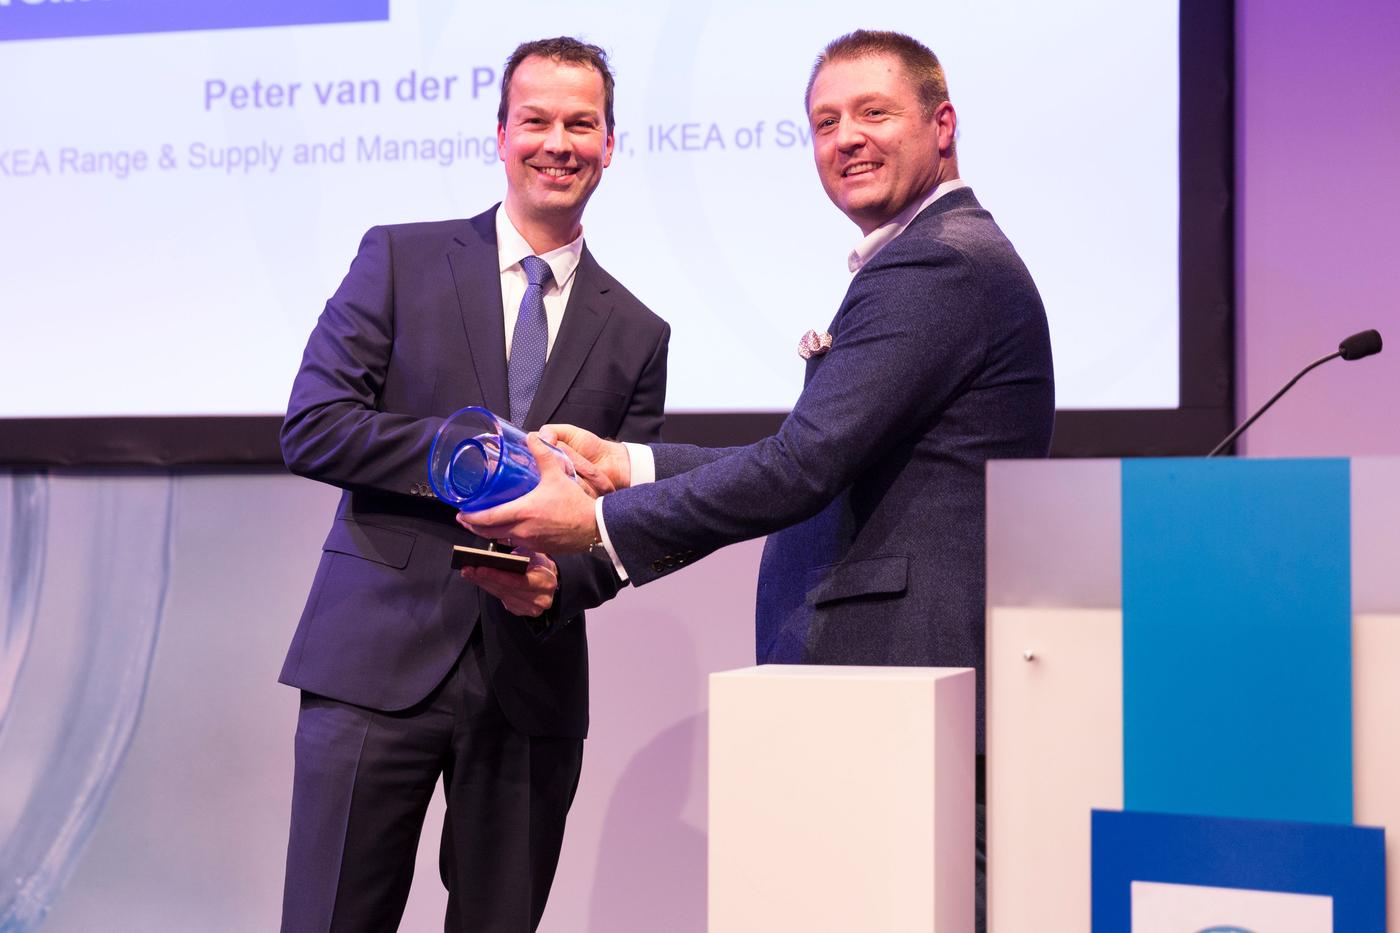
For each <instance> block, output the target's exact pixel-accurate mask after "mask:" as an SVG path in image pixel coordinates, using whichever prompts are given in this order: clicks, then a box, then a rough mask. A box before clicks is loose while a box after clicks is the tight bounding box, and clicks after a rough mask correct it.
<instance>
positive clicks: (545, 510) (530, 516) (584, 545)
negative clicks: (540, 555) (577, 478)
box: [457, 432, 626, 554]
mask: <svg viewBox="0 0 1400 933" xmlns="http://www.w3.org/2000/svg"><path fill="white" fill-rule="evenodd" d="M585 433H586V432H585ZM594 440H597V439H596V438H594ZM528 442H529V445H530V453H531V454H533V455H534V458H535V465H536V467H538V469H539V471H540V484H539V485H538V486H536V487H535V488H534V489H532V490H530V492H529V493H528V494H526V495H524V496H521V497H520V498H519V499H516V500H515V501H514V502H507V503H505V504H504V505H498V506H496V507H495V508H493V509H486V510H485V511H482V512H460V513H458V515H457V521H458V522H460V523H461V524H462V526H463V527H465V528H466V529H467V530H468V531H471V532H472V533H473V534H478V535H480V536H481V537H483V538H490V539H492V540H494V541H500V540H502V539H505V538H509V539H510V540H511V542H512V543H514V544H516V545H520V546H523V547H526V548H528V549H530V550H532V551H541V552H544V553H548V554H578V553H582V552H583V551H587V550H589V549H590V548H591V547H593V543H594V542H595V541H597V540H598V523H597V522H596V521H595V519H594V515H593V499H592V498H591V497H590V496H589V494H588V493H587V492H585V491H584V489H583V487H582V486H580V485H579V484H578V483H576V482H574V481H573V480H572V479H570V478H569V476H568V475H567V474H565V472H564V467H563V465H561V464H560V463H559V461H558V459H556V458H555V456H554V454H553V453H551V452H550V450H549V448H548V447H546V446H545V444H544V442H543V441H542V440H540V438H539V435H537V434H531V435H530V437H529V441H528ZM599 443H602V442H601V441H599ZM625 452H626V451H624V453H625Z"/></svg>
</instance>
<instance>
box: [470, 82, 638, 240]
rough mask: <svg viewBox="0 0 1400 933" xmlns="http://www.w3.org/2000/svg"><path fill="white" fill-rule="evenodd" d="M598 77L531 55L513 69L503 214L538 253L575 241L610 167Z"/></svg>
mask: <svg viewBox="0 0 1400 933" xmlns="http://www.w3.org/2000/svg"><path fill="white" fill-rule="evenodd" d="M604 107H605V102H604V93H603V77H602V75H600V74H599V73H598V72H597V71H596V70H594V69H593V68H590V67H588V66H586V65H575V64H570V63H567V62H558V61H555V60H553V59H551V58H545V57H543V56H533V55H532V56H530V57H529V58H527V59H525V60H524V61H522V62H521V63H520V65H519V67H518V68H517V69H516V70H515V74H514V76H513V77H512V79H511V83H510V99H509V101H508V106H507V108H506V115H505V122H504V123H502V124H500V125H499V126H498V127H497V128H496V143H497V149H498V151H499V152H500V155H501V160H502V161H503V162H505V164H506V200H505V211H506V214H507V216H509V217H510V220H511V223H513V224H515V228H516V229H517V230H519V231H520V233H521V235H522V236H524V237H525V240H526V241H527V242H528V243H529V244H530V246H531V247H532V248H533V249H535V250H536V251H537V252H541V253H543V252H548V251H549V250H551V249H555V248H557V247H559V246H563V245H564V244H565V243H568V242H570V241H571V240H573V239H574V238H575V237H577V236H578V232H579V229H580V223H581V222H582V219H583V208H584V206H585V205H586V204H587V203H588V198H589V197H590V196H591V195H592V194H593V189H594V188H597V187H598V182H599V180H600V179H601V178H602V176H603V169H605V168H607V166H608V163H609V162H611V161H612V150H613V136H612V133H611V132H609V130H608V126H607V122H606V117H605V115H604Z"/></svg>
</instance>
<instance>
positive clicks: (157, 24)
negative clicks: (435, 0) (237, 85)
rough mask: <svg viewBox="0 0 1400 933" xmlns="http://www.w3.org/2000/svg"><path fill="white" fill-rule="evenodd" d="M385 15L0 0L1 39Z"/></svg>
mask: <svg viewBox="0 0 1400 933" xmlns="http://www.w3.org/2000/svg"><path fill="white" fill-rule="evenodd" d="M388 18H389V0H242V2H240V3H222V2H217V0H204V2H198V0H193V2H192V0H0V41H2V40H14V39H62V38H69V37H75V36H116V35H129V34H132V33H150V32H186V31H189V30H192V29H244V28H248V27H252V26H305V25H309V24H313V23H365V22H376V21H382V20H387V19H388Z"/></svg>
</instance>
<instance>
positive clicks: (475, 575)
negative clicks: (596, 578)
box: [462, 549, 559, 619]
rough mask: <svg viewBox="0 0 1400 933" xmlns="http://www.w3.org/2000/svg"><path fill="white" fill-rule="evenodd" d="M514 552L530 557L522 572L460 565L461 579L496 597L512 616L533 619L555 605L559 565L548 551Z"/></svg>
mask: <svg viewBox="0 0 1400 933" xmlns="http://www.w3.org/2000/svg"><path fill="white" fill-rule="evenodd" d="M515 553H517V554H521V555H525V554H528V555H529V557H530V565H529V566H528V567H527V568H526V569H525V572H524V573H511V572H510V571H508V570H496V569H495V568H493V567H463V568H462V579H463V580H467V581H468V582H470V583H474V584H476V585H477V586H478V587H480V588H481V589H483V590H485V591H486V592H488V593H490V594H491V595H492V596H494V597H496V598H497V599H499V600H500V601H501V605H503V606H505V607H506V612H509V613H510V614H511V615H517V616H524V617H525V618H527V619H533V618H536V617H537V616H540V615H542V614H544V613H545V612H548V611H549V607H550V606H552V605H554V593H555V591H556V590H558V589H559V568H557V567H556V566H555V565H554V561H552V560H550V559H549V555H548V554H536V553H533V552H529V551H524V550H519V549H517V550H516V551H515Z"/></svg>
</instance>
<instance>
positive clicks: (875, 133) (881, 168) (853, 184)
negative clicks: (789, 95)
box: [808, 54, 958, 234]
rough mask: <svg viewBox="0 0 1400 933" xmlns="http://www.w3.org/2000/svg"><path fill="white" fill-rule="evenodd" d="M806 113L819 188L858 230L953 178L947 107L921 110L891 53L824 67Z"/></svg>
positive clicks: (953, 122)
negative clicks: (929, 110) (821, 188)
mask: <svg viewBox="0 0 1400 933" xmlns="http://www.w3.org/2000/svg"><path fill="white" fill-rule="evenodd" d="M808 117H809V118H810V119H811V123H812V148H813V152H814V153H815V155H816V160H817V174H818V175H819V176H821V181H822V187H823V188H825V189H826V193H827V196H828V197H830V198H831V201H832V203H833V204H835V205H836V206H837V207H838V208H840V209H841V212H842V213H843V214H845V215H846V216H847V217H849V218H850V219H851V220H852V221H854V222H855V224H856V226H858V227H860V229H861V232H862V233H865V234H869V233H870V232H871V231H873V230H875V229H876V228H877V227H879V226H880V225H881V224H883V223H885V222H886V221H888V220H890V218H892V217H894V216H895V215H896V214H898V213H899V212H900V211H902V210H904V208H906V207H908V206H909V205H910V204H912V203H914V202H916V201H918V200H920V199H922V198H923V197H924V196H925V195H927V194H928V193H929V192H930V191H932V190H933V189H934V188H935V187H937V186H938V185H939V184H940V183H942V182H944V181H947V180H949V179H952V178H957V177H958V166H957V160H956V158H955V157H954V155H953V136H954V131H955V130H956V129H957V115H956V114H955V113H954V111H953V105H952V104H950V103H948V102H947V101H944V102H942V103H940V104H939V105H938V106H937V107H936V108H934V110H933V113H932V114H930V115H925V114H924V111H923V109H922V107H921V105H920V102H919V93H918V88H917V87H916V86H915V84H914V82H913V81H911V80H910V79H909V77H908V75H907V74H906V72H905V69H904V66H903V64H901V62H900V61H899V59H898V58H896V57H894V56H893V55H884V54H877V55H867V56H863V57H860V58H849V59H838V60H836V61H832V62H828V63H827V64H825V65H823V66H822V68H821V71H819V72H818V73H817V76H816V79H815V80H814V81H813V82H812V91H811V94H810V95H809V97H808Z"/></svg>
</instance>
